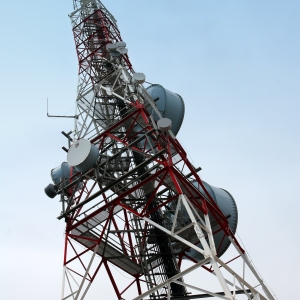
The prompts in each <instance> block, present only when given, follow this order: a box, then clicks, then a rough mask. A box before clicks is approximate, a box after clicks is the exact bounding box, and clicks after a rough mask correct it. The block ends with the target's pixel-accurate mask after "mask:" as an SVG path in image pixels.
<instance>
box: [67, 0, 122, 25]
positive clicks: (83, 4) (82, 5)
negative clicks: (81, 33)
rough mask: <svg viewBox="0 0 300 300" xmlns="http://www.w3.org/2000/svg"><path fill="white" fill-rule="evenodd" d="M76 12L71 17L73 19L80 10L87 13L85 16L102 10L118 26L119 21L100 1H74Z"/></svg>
mask: <svg viewBox="0 0 300 300" xmlns="http://www.w3.org/2000/svg"><path fill="white" fill-rule="evenodd" d="M73 7H74V11H73V12H72V13H71V14H70V15H69V16H70V17H72V16H73V15H74V14H76V13H77V12H78V11H80V10H84V11H85V15H89V14H92V13H93V12H94V11H95V10H97V9H101V10H102V11H103V12H104V13H105V14H106V16H107V17H109V18H110V20H111V21H112V22H113V23H114V25H115V26H117V20H116V19H115V17H114V16H113V15H112V14H111V13H110V12H109V10H108V9H107V8H106V7H105V6H104V5H103V4H102V2H101V1H99V0H73Z"/></svg>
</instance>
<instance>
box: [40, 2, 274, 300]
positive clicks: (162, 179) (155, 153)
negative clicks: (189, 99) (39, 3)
mask: <svg viewBox="0 0 300 300" xmlns="http://www.w3.org/2000/svg"><path fill="white" fill-rule="evenodd" d="M74 9H75V10H74V12H73V13H71V14H70V18H71V21H72V27H73V34H74V39H75V45H76V51H77V56H78V62H79V84H78V96H77V99H76V107H77V111H76V118H75V126H74V130H73V131H72V132H70V133H69V134H67V137H68V140H69V149H66V151H67V152H68V153H67V161H68V162H65V163H63V164H62V165H61V166H59V167H58V168H55V169H53V170H52V171H51V175H52V179H53V181H54V184H50V185H49V186H48V187H47V188H46V189H45V190H46V193H47V195H48V196H50V197H55V196H56V195H60V201H61V202H62V212H61V214H60V216H59V217H58V219H63V220H65V222H66V230H65V250H64V277H63V288H62V295H61V299H76V300H77V299H84V298H85V297H86V296H87V295H88V291H89V288H90V286H91V284H92V283H93V281H94V280H95V278H96V275H97V273H98V272H99V270H100V269H101V270H102V269H104V270H105V271H106V273H107V276H108V277H109V278H110V281H111V284H112V286H113V289H114V292H115V295H111V296H109V297H107V296H106V298H109V299H132V296H127V295H129V294H128V293H129V291H130V295H133V294H134V295H135V296H134V299H135V300H138V299H197V298H206V297H215V298H221V299H238V298H237V297H240V296H237V295H243V296H244V297H245V299H274V298H273V296H272V294H271V293H270V291H269V289H268V288H267V287H266V285H265V284H264V282H263V280H262V279H261V278H260V276H259V275H258V273H257V272H256V270H255V269H254V267H253V266H252V264H251V262H250V261H249V259H248V257H247V254H246V253H245V251H244V249H243V248H242V247H241V245H240V244H239V242H238V240H237V239H236V237H235V230H236V225H237V210H236V206H235V202H234V200H233V198H232V196H231V195H230V194H229V193H228V192H226V191H225V190H221V189H218V188H215V187H212V186H210V185H209V184H207V183H205V182H203V181H202V180H201V179H200V177H199V175H198V171H199V170H200V168H196V167H195V166H193V165H192V164H191V162H190V161H189V160H188V158H187V155H186V152H185V151H184V149H183V147H182V146H181V145H180V143H179V142H178V140H177V139H176V134H177V132H178V130H179V128H180V125H181V122H182V120H183V114H184V104H183V101H182V98H181V97H180V96H179V95H177V94H174V93H172V92H170V91H168V90H166V89H164V88H163V87H161V86H159V85H156V86H150V87H148V88H147V89H145V88H144V86H143V83H144V82H145V76H144V74H142V73H136V72H134V70H133V68H132V65H131V63H130V61H129V58H128V55H127V48H126V43H125V42H124V41H122V38H121V35H120V32H119V30H118V27H117V24H116V20H115V18H114V17H113V16H112V14H111V13H110V12H109V11H108V10H107V9H106V8H105V7H104V6H103V4H102V3H101V2H100V1H99V0H87V1H77V0H74ZM230 244H232V245H233V246H234V248H235V250H236V255H235V256H233V258H232V259H231V260H230V262H231V261H236V260H241V262H242V266H243V268H244V269H245V268H246V267H247V268H248V269H249V270H250V272H252V274H253V275H254V277H255V278H256V280H257V286H255V287H254V286H253V285H251V284H250V283H249V282H248V281H247V279H246V278H245V277H244V272H243V269H242V270H241V271H240V272H239V271H237V270H233V268H232V267H231V264H230V262H229V263H228V262H227V263H226V262H224V261H222V259H221V258H220V257H221V255H222V254H223V253H224V252H225V251H226V249H227V248H228V247H229V245H230ZM186 261H190V263H189V264H186V263H185V262H186ZM112 266H113V267H114V268H119V269H120V270H122V272H125V273H126V274H127V277H130V278H131V280H130V282H129V284H126V285H124V283H123V282H122V280H118V279H117V278H116V277H115V276H114V275H113V271H112ZM191 273H193V274H195V275H194V276H195V277H197V278H199V281H197V284H196V285H195V283H194V281H193V283H190V282H189V280H188V279H187V278H190V277H188V274H191ZM201 276H203V277H201ZM200 278H203V280H201V279H200ZM210 278H216V279H217V280H216V282H217V287H216V289H218V290H213V291H212V290H210V289H209V288H208V287H207V285H206V282H207V281H208V280H210ZM87 298H88V296H87Z"/></svg>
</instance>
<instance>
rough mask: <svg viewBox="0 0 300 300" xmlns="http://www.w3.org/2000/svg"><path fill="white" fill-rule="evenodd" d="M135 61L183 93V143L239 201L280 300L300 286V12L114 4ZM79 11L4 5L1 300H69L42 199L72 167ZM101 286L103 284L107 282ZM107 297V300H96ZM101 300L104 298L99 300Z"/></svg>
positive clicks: (50, 205)
mask: <svg viewBox="0 0 300 300" xmlns="http://www.w3.org/2000/svg"><path fill="white" fill-rule="evenodd" d="M103 3H104V5H105V6H106V7H107V8H108V9H109V10H110V11H111V12H112V14H113V15H114V16H115V17H116V19H117V20H118V25H119V29H120V31H121V34H122V37H123V40H124V41H125V42H127V45H128V49H129V57H130V59H131V62H132V64H133V67H134V69H135V70H136V71H139V72H144V73H145V75H146V77H147V80H148V81H149V82H152V83H159V84H162V85H163V86H165V87H166V88H168V89H169V90H171V91H173V92H176V93H178V94H180V95H181V96H182V97H183V99H184V100H185V105H186V114H185V119H184V122H183V126H182V129H181V131H180V132H179V134H178V138H179V140H180V141H181V142H182V144H183V146H184V147H185V149H186V150H187V152H188V153H189V155H190V156H191V158H192V160H193V162H194V164H195V165H196V166H201V167H202V168H203V170H202V171H201V176H202V178H203V179H204V180H205V181H207V182H208V183H210V184H212V185H215V186H219V187H221V188H224V189H226V190H228V191H229V192H230V193H231V194H232V195H233V196H234V197H235V199H236V202H237V205H238V209H239V224H238V233H239V235H240V236H241V238H242V240H243V242H244V243H245V245H246V248H247V250H248V251H249V252H250V255H251V257H252V259H253V261H254V263H255V265H256V266H257V268H258V270H259V271H260V273H261V275H262V276H263V278H264V279H265V281H266V282H267V283H268V284H269V285H270V287H271V288H272V289H273V290H274V292H275V293H276V295H277V297H278V299H296V298H297V296H296V295H297V294H298V292H297V286H298V284H299V281H300V274H299V261H298V256H299V253H300V242H299V234H300V222H299V211H300V205H299V201H300V197H299V186H300V184H299V179H300V171H299V168H300V159H299V150H300V149H299V148H300V147H299V146H300V135H299V131H300V130H299V126H300V121H299V113H300V105H299V98H300V72H299V70H300V58H299V53H300V38H299V31H300V21H299V14H300V2H299V1H276V0H273V1H271V0H268V1H257V0H256V1H253V0H252V1H250V0H248V1H237V0H232V1H224V0H223V1H216V0H192V1H179V0H173V1H171V0H160V1H158V0H153V1H141V0H131V1H129V0H128V1H125V0H114V1H113V0H107V1H103ZM72 9H73V8H72V1H64V2H63V1H57V0H53V1H36V0H34V1H30V2H25V1H20V0H16V1H14V2H5V3H3V4H2V5H1V11H2V14H1V15H2V16H1V20H0V28H1V41H0V43H1V56H0V66H1V68H0V82H1V108H2V117H1V119H0V122H1V127H0V128H1V129H0V130H1V131H0V132H1V147H2V151H1V153H2V155H1V164H0V165H1V167H2V172H1V173H0V178H1V186H0V189H1V195H2V197H1V208H2V217H1V218H0V239H1V241H2V242H1V243H0V269H1V272H0V282H1V284H0V295H1V298H3V299H9V300H10V299H12V300H19V299H20V300H21V299H22V300H29V299H30V300H31V299H44V300H48V299H49V300H52V299H58V297H59V295H60V287H61V278H62V258H63V229H64V223H63V221H57V220H56V217H57V216H58V214H59V213H60V204H59V203H58V199H54V200H52V199H49V198H47V197H46V196H45V195H44V191H43V189H44V187H45V186H46V185H47V184H48V183H49V182H50V170H51V169H52V168H53V167H56V166H57V165H59V164H60V163H61V162H62V161H64V160H66V156H65V153H64V152H63V151H62V150H61V146H63V145H65V142H66V141H65V138H64V137H63V136H62V135H61V134H60V132H61V131H62V130H65V131H68V130H70V129H71V128H72V127H73V124H72V121H71V120H70V119H65V120H62V119H59V120H52V119H47V118H46V98H47V97H49V108H50V113H53V114H65V113H67V112H69V111H70V114H72V113H73V110H72V109H73V108H74V99H75V96H76V85H77V69H78V67H77V58H76V53H75V47H74V41H73V36H72V31H71V25H70V21H69V18H68V16H67V15H68V14H69V13H70V12H72ZM99 282H100V281H99ZM94 299H95V298H94ZM99 299H100V298H99Z"/></svg>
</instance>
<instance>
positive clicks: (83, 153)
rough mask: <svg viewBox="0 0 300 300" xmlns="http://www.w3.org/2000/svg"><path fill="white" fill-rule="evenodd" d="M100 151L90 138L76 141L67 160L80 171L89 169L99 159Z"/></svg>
mask: <svg viewBox="0 0 300 300" xmlns="http://www.w3.org/2000/svg"><path fill="white" fill-rule="evenodd" d="M98 156H99V151H98V149H97V147H96V146H95V145H93V144H91V142H90V141H89V140H86V139H81V140H78V141H76V142H75V143H74V144H73V145H72V146H71V147H70V149H69V151H68V156H67V161H68V164H69V165H70V166H72V167H74V168H75V169H76V170H77V171H78V172H86V171H88V170H89V169H90V168H91V167H92V166H93V165H94V164H95V163H96V161H97V159H98Z"/></svg>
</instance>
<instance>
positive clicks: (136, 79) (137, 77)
mask: <svg viewBox="0 0 300 300" xmlns="http://www.w3.org/2000/svg"><path fill="white" fill-rule="evenodd" d="M145 80H146V76H145V74H143V73H134V74H133V75H132V82H133V83H136V84H142V83H144V82H145Z"/></svg>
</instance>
